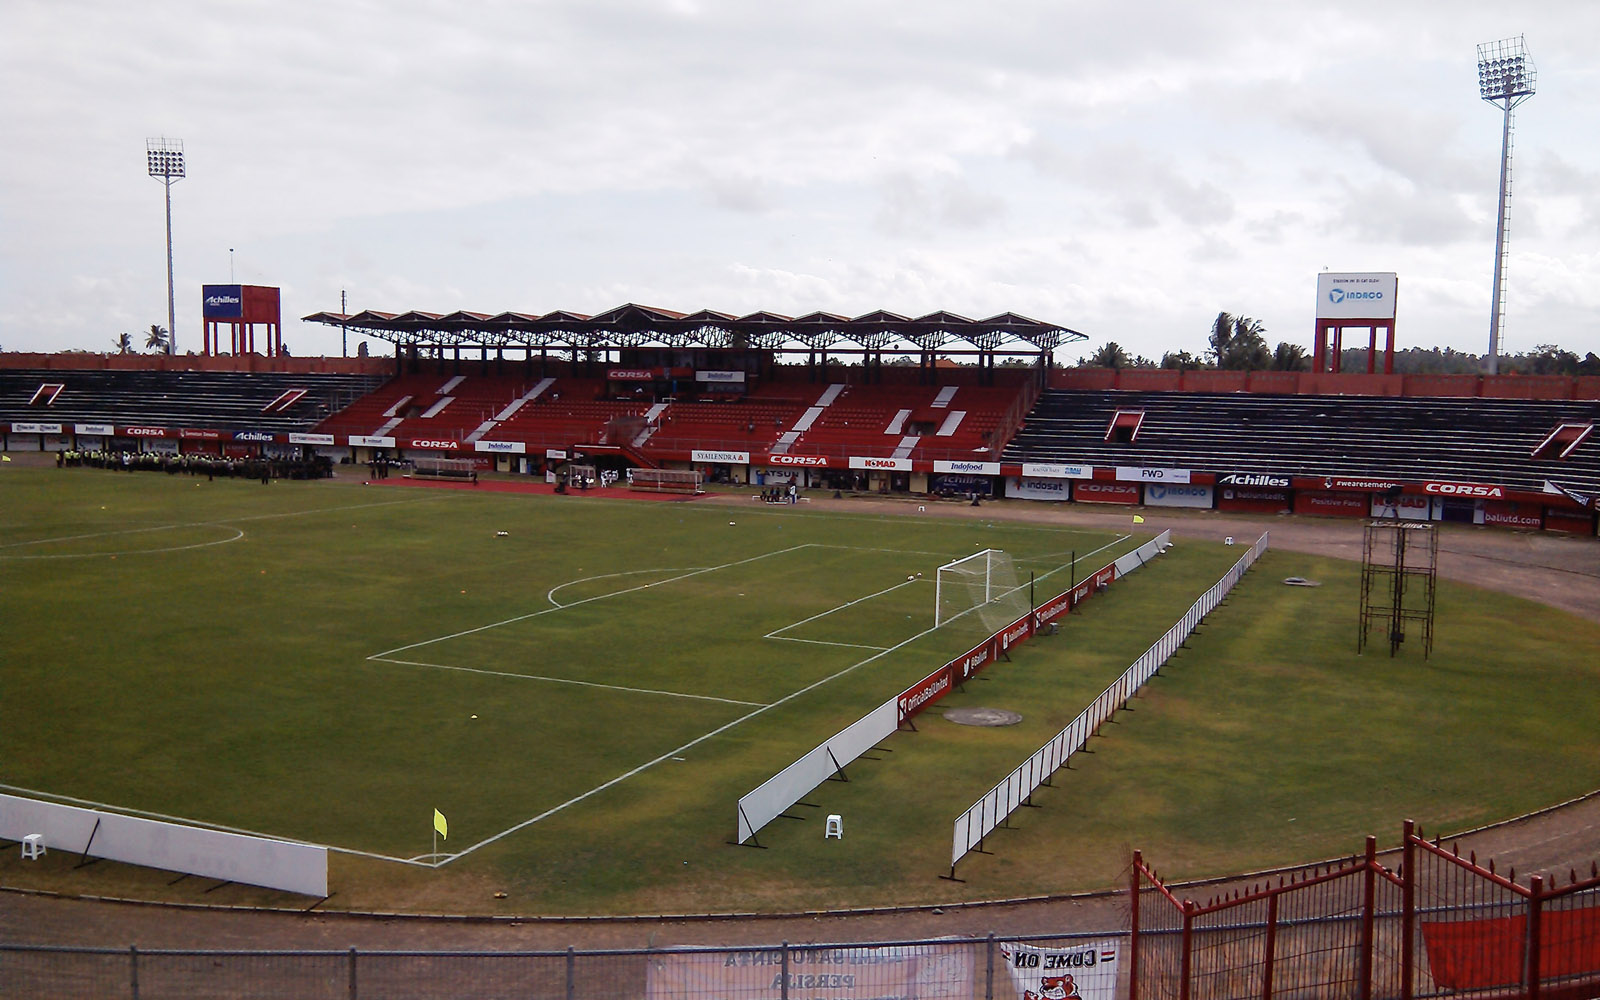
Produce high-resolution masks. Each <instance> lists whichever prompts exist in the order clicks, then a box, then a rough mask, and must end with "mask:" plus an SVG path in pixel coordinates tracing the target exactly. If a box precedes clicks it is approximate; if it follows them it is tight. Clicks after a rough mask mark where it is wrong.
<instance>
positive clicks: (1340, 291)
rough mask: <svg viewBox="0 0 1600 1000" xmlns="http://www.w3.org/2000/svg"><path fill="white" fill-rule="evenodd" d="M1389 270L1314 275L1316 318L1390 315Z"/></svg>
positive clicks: (1392, 278)
mask: <svg viewBox="0 0 1600 1000" xmlns="http://www.w3.org/2000/svg"><path fill="white" fill-rule="evenodd" d="M1397 284H1398V278H1397V277H1396V276H1395V273H1394V272H1393V271H1363V272H1358V273H1340V274H1334V273H1330V272H1326V271H1325V272H1323V273H1322V274H1319V275H1317V319H1394V299H1395V286H1396V285H1397Z"/></svg>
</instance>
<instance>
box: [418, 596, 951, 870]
mask: <svg viewBox="0 0 1600 1000" xmlns="http://www.w3.org/2000/svg"><path fill="white" fill-rule="evenodd" d="M972 610H976V609H968V611H964V612H962V614H967V613H968V612H970V611H972ZM956 617H958V618H959V617H960V615H957V616H956ZM954 620H955V619H954V618H952V619H951V621H954ZM938 629H939V626H937V625H936V626H934V627H933V628H928V629H923V630H922V631H921V632H918V633H917V634H916V635H914V636H911V637H910V638H909V639H905V640H902V641H901V642H898V643H896V644H895V645H893V646H890V647H889V648H888V649H884V650H880V651H878V652H876V653H873V654H872V655H871V656H869V657H867V658H866V659H864V660H858V661H857V662H855V663H852V664H850V665H849V666H848V667H844V668H842V669H840V670H836V671H834V672H833V673H831V674H829V675H827V676H826V677H822V678H820V679H818V680H815V681H812V682H811V683H810V684H807V685H806V686H805V687H803V688H800V689H798V690H796V691H792V692H790V693H789V694H786V695H784V696H783V697H782V698H779V699H778V700H777V701H775V702H772V703H771V704H769V705H763V706H761V707H760V708H758V709H756V710H755V711H753V712H746V713H745V714H744V715H741V716H739V717H738V718H737V719H734V720H733V721H732V722H728V723H724V724H723V725H720V726H718V727H717V728H716V729H713V730H711V731H710V732H709V733H706V734H704V735H702V736H697V737H695V738H694V739H692V740H690V741H689V742H687V743H685V744H683V745H682V746H680V747H676V748H674V749H672V750H668V751H667V752H666V753H664V754H662V755H661V756H659V757H657V758H655V759H654V760H650V761H646V762H645V763H643V764H640V765H639V766H638V767H636V768H633V769H632V770H631V771H625V772H623V773H622V774H619V775H617V776H616V777H615V778H612V779H611V780H610V781H606V782H603V783H602V784H599V785H596V786H594V787H593V788H591V789H589V790H588V791H587V792H583V793H581V794H579V795H574V796H573V797H572V798H570V799H568V800H567V801H565V802H563V803H561V804H560V805H555V806H551V807H550V808H549V809H546V810H545V811H544V812H542V813H540V814H539V815H537V816H533V817H531V818H529V819H525V820H523V821H522V822H520V823H517V824H516V825H515V826H510V827H507V828H506V829H504V830H501V831H500V832H499V833H497V834H494V835H493V836H490V837H486V838H484V839H483V840H480V841H478V842H477V843H476V844H472V845H471V846H469V847H465V848H463V849H462V850H461V851H459V852H458V853H456V854H452V855H449V856H448V857H446V858H445V859H444V860H443V861H440V862H436V863H435V865H434V867H436V868H437V867H441V866H443V865H447V864H449V863H450V862H452V861H455V860H456V859H458V858H463V857H466V856H467V855H468V854H471V853H473V852H474V851H476V850H478V849H479V848H482V847H487V846H489V845H490V844H493V843H494V842H496V841H498V840H503V839H505V838H506V837H509V836H511V835H512V834H513V833H516V832H518V831H520V830H525V829H527V828H528V827H530V826H532V825H534V824H535V823H538V822H541V821H543V820H546V819H548V818H550V817H551V816H554V815H555V814H556V813H558V812H561V811H562V810H564V809H567V808H569V807H570V806H575V805H577V804H578V803H580V802H582V801H584V800H585V799H588V798H590V797H591V796H594V795H598V794H600V793H601V792H603V791H605V790H606V789H608V788H611V787H612V786H614V785H619V784H621V783H622V782H624V781H627V780H628V779H629V778H632V777H634V776H635V775H637V774H641V773H643V772H644V771H648V770H649V769H650V768H652V767H655V766H656V765H657V764H659V763H661V762H662V761H664V760H671V759H672V758H673V757H676V756H678V755H679V754H681V753H683V752H684V751H686V750H690V749H693V748H694V747H696V746H699V745H700V744H701V743H704V742H705V741H706V740H709V739H711V738H713V737H716V736H720V735H722V734H723V733H725V732H727V731H728V730H730V729H732V728H733V727H735V726H737V725H740V724H741V723H744V722H748V721H750V720H751V719H753V718H755V717H756V716H758V715H761V714H762V713H764V712H768V711H771V710H772V709H774V708H778V707H779V706H782V705H786V704H788V703H789V702H791V701H793V700H794V699H796V698H798V697H800V696H801V695H803V694H808V693H810V692H812V691H815V690H816V689H817V688H819V687H821V686H822V685H824V684H827V683H828V682H830V681H834V680H838V679H839V678H840V677H843V676H844V675H845V674H848V673H850V672H851V671H854V670H858V669H860V668H861V667H864V666H866V665H867V664H869V663H871V662H873V661H874V660H879V659H882V658H883V657H885V656H887V655H889V654H890V653H892V652H894V651H895V650H897V649H900V648H902V647H904V646H907V645H910V644H911V643H913V642H916V641H917V640H918V639H921V638H922V637H923V636H926V635H931V634H932V633H934V632H936V631H938Z"/></svg>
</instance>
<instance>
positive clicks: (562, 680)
mask: <svg viewBox="0 0 1600 1000" xmlns="http://www.w3.org/2000/svg"><path fill="white" fill-rule="evenodd" d="M369 659H375V660H377V661H378V662H380V663H400V664H404V665H405V666H408V667H433V668H434V669H437V670H459V671H461V672H463V673H468V674H483V675H485V676H488V677H515V678H519V679H521V680H528V681H547V682H549V683H551V684H576V685H578V686H580V687H592V688H605V689H606V690H608V691H628V692H630V693H632V694H657V695H662V696H663V697H667V698H692V699H694V700H695V701H720V702H722V703H723V704H725V705H750V706H755V707H760V706H764V705H765V704H766V702H763V701H739V700H738V699H737V698H718V697H717V696H715V695H709V694H686V693H684V692H682V691H661V690H658V689H656V688H641V687H627V686H626V685H623V684H601V683H600V682H598V681H579V680H573V679H572V678H570V677H546V676H544V675H542V674H519V673H514V672H512V671H509V670H486V669H484V668H482V667H462V666H458V665H456V664H453V663H423V662H421V661H420V660H395V659H387V658H382V657H369Z"/></svg>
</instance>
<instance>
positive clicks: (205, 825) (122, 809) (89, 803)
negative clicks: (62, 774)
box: [0, 785, 429, 868]
mask: <svg viewBox="0 0 1600 1000" xmlns="http://www.w3.org/2000/svg"><path fill="white" fill-rule="evenodd" d="M0 789H4V790H6V791H8V792H17V793H19V794H22V795H27V796H30V797H33V798H37V799H39V800H40V801H41V802H51V801H56V802H71V803H73V804H74V805H79V806H86V807H88V808H90V809H104V810H106V811H107V812H115V813H118V814H121V815H125V816H145V817H149V818H150V819H159V820H165V821H167V822H169V823H182V824H184V825H185V826H193V827H197V828H200V829H205V830H221V831H222V832H224V833H240V834H244V835H245V836H247V837H260V838H262V839H264V840H276V841H280V842H282V843H286V844H300V845H301V846H303V847H322V848H326V849H327V850H330V851H338V852H339V853H340V854H352V855H356V856H359V857H363V858H375V859H377V860H379V861H396V862H399V863H400V864H403V865H418V867H421V868H427V867H429V866H428V865H423V864H419V863H418V862H416V861H414V860H410V859H407V858H397V857H394V856H393V855H390V854H376V853H373V852H372V851H358V850H356V849H355V848H353V847H335V846H334V845H332V844H318V843H314V842H313V841H309V840H300V839H297V838H295V837H284V836H280V835H278V834H276V833H261V832H260V831H257V830H246V829H244V828H243V827H237V826H227V825H225V824H222V823H211V822H207V821H206V820H203V819H189V818H188V817H185V816H170V815H168V814H166V813H158V812H151V811H149V810H148V809H134V808H131V807H129V806H118V805H112V804H111V803H109V802H95V801H93V800H92V799H78V798H73V797H72V796H71V795H61V794H59V793H57V792H41V791H39V790H37V789H33V788H22V787H20V786H18V785H0Z"/></svg>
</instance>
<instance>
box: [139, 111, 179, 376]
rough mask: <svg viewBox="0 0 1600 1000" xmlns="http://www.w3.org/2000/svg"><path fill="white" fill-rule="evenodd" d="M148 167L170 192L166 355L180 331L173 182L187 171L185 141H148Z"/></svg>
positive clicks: (174, 350) (175, 346) (173, 349)
mask: <svg viewBox="0 0 1600 1000" xmlns="http://www.w3.org/2000/svg"><path fill="white" fill-rule="evenodd" d="M144 159H145V166H146V168H147V169H148V170H149V172H150V176H151V177H154V178H155V179H156V180H158V181H160V182H161V184H162V186H163V187H165V188H166V189H167V353H168V354H176V353H177V350H178V328H177V325H176V323H175V322H174V315H175V310H174V308H173V303H174V299H173V295H172V182H173V181H181V180H183V178H184V177H185V176H187V174H186V173H185V171H184V162H183V140H182V139H168V138H166V137H164V136H163V137H162V138H159V139H146V140H145V141H144Z"/></svg>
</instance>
